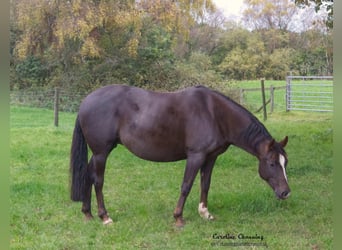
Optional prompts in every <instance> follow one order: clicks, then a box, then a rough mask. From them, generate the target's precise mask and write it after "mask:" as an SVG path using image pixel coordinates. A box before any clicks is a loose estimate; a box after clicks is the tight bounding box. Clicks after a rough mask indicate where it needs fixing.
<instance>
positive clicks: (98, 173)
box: [93, 154, 113, 224]
mask: <svg viewBox="0 0 342 250" xmlns="http://www.w3.org/2000/svg"><path fill="white" fill-rule="evenodd" d="M107 156H108V154H105V155H102V154H98V155H93V163H94V166H95V170H94V172H93V180H94V186H95V192H96V199H97V207H98V216H99V217H100V218H101V219H102V222H103V224H109V223H112V222H113V221H112V219H111V218H109V216H108V214H107V210H106V208H105V205H104V199H103V192H102V188H103V183H104V173H105V167H106V160H107Z"/></svg>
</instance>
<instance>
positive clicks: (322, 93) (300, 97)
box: [286, 76, 333, 112]
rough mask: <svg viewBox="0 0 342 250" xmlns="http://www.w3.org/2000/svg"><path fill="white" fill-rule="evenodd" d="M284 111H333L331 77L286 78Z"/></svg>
mask: <svg viewBox="0 0 342 250" xmlns="http://www.w3.org/2000/svg"><path fill="white" fill-rule="evenodd" d="M286 110H287V111H290V110H302V111H318V112H332V111H333V77H332V76H287V78H286Z"/></svg>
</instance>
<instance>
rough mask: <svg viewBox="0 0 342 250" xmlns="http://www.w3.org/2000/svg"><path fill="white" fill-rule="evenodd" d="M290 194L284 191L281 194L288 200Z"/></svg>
mask: <svg viewBox="0 0 342 250" xmlns="http://www.w3.org/2000/svg"><path fill="white" fill-rule="evenodd" d="M289 194H290V192H289V191H284V192H282V193H281V197H282V198H287V197H288V196H289Z"/></svg>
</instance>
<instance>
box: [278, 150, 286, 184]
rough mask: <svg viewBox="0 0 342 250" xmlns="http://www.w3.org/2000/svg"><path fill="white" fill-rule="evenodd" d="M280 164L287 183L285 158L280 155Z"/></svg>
mask: <svg viewBox="0 0 342 250" xmlns="http://www.w3.org/2000/svg"><path fill="white" fill-rule="evenodd" d="M279 163H280V166H281V168H282V169H283V173H284V177H285V180H286V182H287V176H286V171H285V157H284V156H283V155H282V154H279Z"/></svg>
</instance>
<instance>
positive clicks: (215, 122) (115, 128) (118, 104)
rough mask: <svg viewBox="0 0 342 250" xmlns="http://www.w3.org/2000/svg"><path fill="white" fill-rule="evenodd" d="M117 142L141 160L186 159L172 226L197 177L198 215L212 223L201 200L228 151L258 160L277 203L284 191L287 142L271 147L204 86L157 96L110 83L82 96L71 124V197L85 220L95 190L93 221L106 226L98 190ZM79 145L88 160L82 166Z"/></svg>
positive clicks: (258, 129) (235, 107) (255, 123)
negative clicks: (236, 150) (238, 151)
mask: <svg viewBox="0 0 342 250" xmlns="http://www.w3.org/2000/svg"><path fill="white" fill-rule="evenodd" d="M117 144H123V145H124V146H126V147H127V148H128V149H129V150H130V151H131V152H132V153H133V154H135V155H137V156H139V157H141V158H142V159H145V160H150V161H156V162H170V161H178V160H182V159H186V167H185V172H184V179H183V183H182V186H181V192H180V197H179V200H178V203H177V206H176V208H175V210H174V218H175V219H176V225H177V226H182V225H184V220H183V217H182V214H183V207H184V204H185V201H186V198H187V196H188V194H189V192H190V190H191V187H192V184H193V181H194V179H195V177H196V175H197V173H198V172H199V171H200V173H201V198H200V203H199V207H198V212H199V214H200V215H201V216H202V217H204V218H206V219H213V216H212V215H211V214H210V213H209V211H208V208H207V207H208V206H207V205H208V204H207V197H208V191H209V186H210V179H211V173H212V169H213V167H214V164H215V160H216V158H217V157H218V155H220V154H222V153H223V152H225V151H226V150H227V148H228V147H229V145H236V146H237V147H240V148H242V149H244V150H246V151H247V152H249V153H251V154H252V155H254V156H256V157H257V158H258V160H259V174H260V176H261V177H262V178H263V179H264V180H265V181H266V182H267V183H268V184H269V185H270V186H271V187H272V189H273V190H274V192H275V194H276V196H277V197H278V198H279V199H286V198H287V197H288V196H289V194H290V188H289V186H288V183H287V177H286V172H285V169H286V164H287V155H286V153H285V151H284V147H285V145H286V144H287V137H285V138H284V139H283V140H282V141H281V142H276V141H275V140H274V139H273V138H272V136H271V135H270V134H269V133H268V131H267V130H266V128H265V127H264V126H263V125H262V124H261V123H260V122H259V120H258V119H257V118H256V117H255V116H253V115H252V114H251V113H250V112H249V111H247V110H246V109H245V108H243V107H242V106H240V105H239V104H237V103H235V102H234V101H232V100H231V99H229V98H228V97H226V96H224V95H222V94H220V93H218V92H216V91H213V90H210V89H208V88H205V87H202V86H199V87H190V88H187V89H185V90H182V91H178V92H174V93H157V92H152V91H146V90H143V89H140V88H135V87H129V86H124V85H111V86H106V87H103V88H100V89H98V90H96V91H94V92H92V93H91V94H89V95H88V96H87V97H86V98H85V99H84V100H83V102H82V104H81V106H80V109H79V113H78V116H77V119H76V125H75V129H74V134H73V140H72V146H71V160H70V172H71V199H72V200H74V201H82V202H83V206H82V212H83V213H84V214H85V216H86V218H88V219H89V218H92V214H91V209H90V208H91V204H90V201H91V193H92V185H94V187H95V192H96V198H97V204H98V215H99V217H100V218H101V219H102V221H103V223H104V224H107V223H111V222H112V220H111V219H110V217H109V216H108V214H107V211H106V209H105V205H104V200H103V194H102V187H103V183H104V172H105V165H106V160H107V157H108V155H109V153H110V152H111V151H112V149H113V148H115V147H116V145H117ZM87 146H89V148H90V149H91V151H92V153H93V155H92V156H91V159H90V161H89V163H88V151H87Z"/></svg>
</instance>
